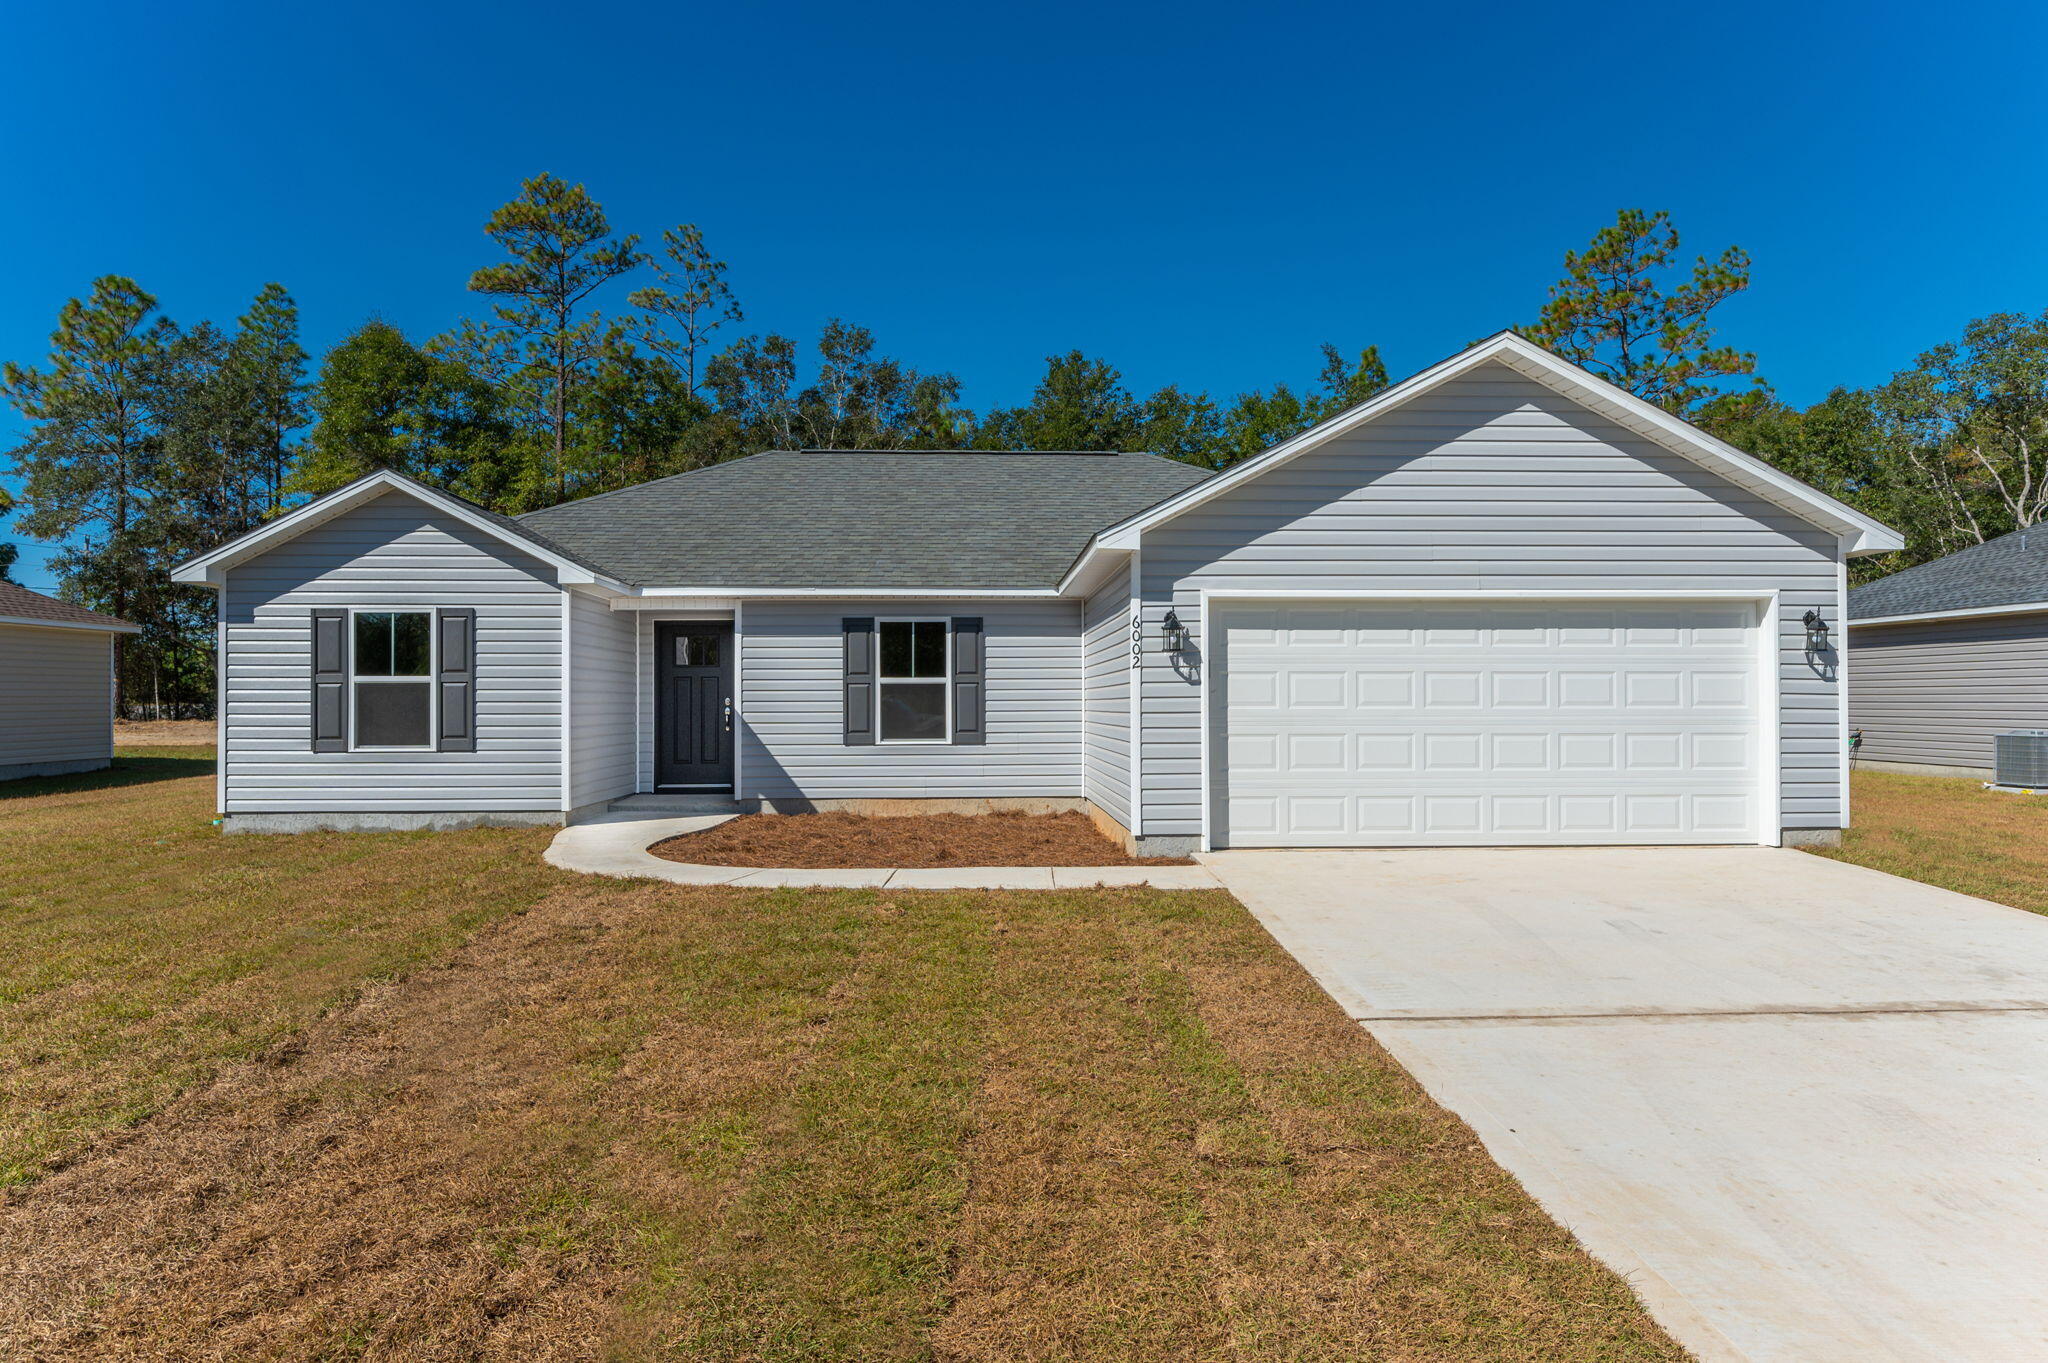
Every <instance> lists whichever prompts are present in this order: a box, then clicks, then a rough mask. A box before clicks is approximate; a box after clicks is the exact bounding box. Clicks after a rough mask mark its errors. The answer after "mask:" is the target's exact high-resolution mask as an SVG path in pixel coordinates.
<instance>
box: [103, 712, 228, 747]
mask: <svg viewBox="0 0 2048 1363" xmlns="http://www.w3.org/2000/svg"><path fill="white" fill-rule="evenodd" d="M213 738H214V729H213V721H212V720H210V719H132V720H131V719H117V720H115V721H114V742H115V743H116V744H118V745H119V746H121V747H124V748H210V747H212V746H213Z"/></svg>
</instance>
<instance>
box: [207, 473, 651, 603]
mask: <svg viewBox="0 0 2048 1363" xmlns="http://www.w3.org/2000/svg"><path fill="white" fill-rule="evenodd" d="M386 492H402V493H405V494H406V495H407V496H409V497H412V498H414V499H416V500H418V501H421V502H425V503H426V504H427V505H428V506H430V507H433V508H434V509H435V510H436V511H440V512H443V513H445V514H447V515H450V516H453V517H454V518H455V519H456V520H459V521H461V522H462V523H463V524H465V525H467V526H470V527H471V528H473V529H476V530H480V531H482V532H483V533H484V534H486V535H489V536H490V537H491V538H493V539H495V540H497V541H498V542H499V543H501V544H509V545H511V546H512V547H514V548H515V549H518V550H519V551H520V552H521V553H523V554H528V555H530V556H532V557H534V558H537V559H539V560H541V562H543V563H545V564H547V565H548V566H549V567H551V568H553V569H554V570H555V580H556V581H557V582H558V583H560V584H562V585H564V586H568V585H572V584H573V585H578V586H594V587H599V588H604V589H609V590H612V591H625V590H626V586H625V584H624V583H622V582H615V581H613V580H612V579H610V578H608V577H604V576H602V575H600V574H598V573H594V572H592V571H591V570H590V569H588V568H586V567H584V566H583V565H582V564H580V563H575V562H572V561H571V560H569V559H566V558H563V557H562V556H561V555H559V554H557V553H555V552H554V551H552V550H550V549H545V548H542V547H541V546H540V545H538V544H535V543H534V542H533V541H531V540H528V539H526V538H524V537H523V536H519V535H515V534H511V533H509V532H507V531H506V529H505V527H503V526H502V525H499V524H497V523H496V522H495V521H492V520H490V519H488V518H486V517H484V516H480V515H478V514H477V513H476V511H475V510H473V509H472V508H471V507H469V506H467V505H465V504H464V503H462V502H461V501H458V500H457V499H455V498H453V497H449V496H447V495H446V494H444V493H442V492H440V491H438V490H436V489H434V488H430V487H428V486H426V485H425V484H424V483H416V482H414V481H413V480H412V479H410V478H406V477H402V476H400V475H399V474H396V473H392V472H391V471H390V470H388V469H379V470H377V471H376V472H375V473H371V474H366V475H364V476H363V477H361V478H358V479H356V481H354V482H353V483H350V484H349V485H348V486H346V487H343V488H338V489H336V490H335V491H333V492H330V493H328V494H327V495H326V496H324V497H318V498H315V499H314V500H313V501H310V502H308V503H306V504H305V505H304V506H302V507H299V508H298V509H296V510H294V511H290V512H287V513H286V514H284V515H282V516H279V517H278V518H277V519H276V520H274V521H271V522H269V523H267V524H265V525H260V526H258V527H256V528H255V529H254V530H251V531H249V532H248V533H247V534H245V535H238V536H237V537H235V538H234V539H231V540H229V541H228V542H227V543H226V544H223V545H221V546H220V547H219V548H217V549H213V550H210V551H209V552H207V553H204V554H201V555H199V556H198V557H196V558H190V559H187V560H185V562H183V563H180V564H179V565H178V566H177V567H175V568H173V569H171V581H173V582H182V583H187V584H190V585H193V586H202V587H213V588H216V589H218V588H219V587H220V586H221V584H222V582H223V581H224V580H225V577H224V574H225V573H226V572H227V570H228V569H230V568H233V567H234V566H236V565H237V564H240V563H246V562H247V561H248V560H250V559H252V558H254V557H256V556H257V555H258V554H261V553H263V552H265V551H266V550H269V549H272V548H274V547H276V546H277V545H279V544H282V543H284V542H285V541H286V540H289V539H293V538H295V537H297V536H299V535H302V534H304V533H305V532H306V531H308V530H311V529H312V528H313V527H315V526H317V525H321V524H324V523H326V522H327V521H330V520H333V519H334V518H335V517H336V516H339V515H341V514H342V513H344V512H347V511H352V510H354V509H355V508H356V507H359V506H361V505H362V504H363V503H365V502H367V501H370V500H371V499H372V498H375V497H381V496H383V495H384V494H385V493H386Z"/></svg>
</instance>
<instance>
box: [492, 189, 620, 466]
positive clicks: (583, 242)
mask: <svg viewBox="0 0 2048 1363" xmlns="http://www.w3.org/2000/svg"><path fill="white" fill-rule="evenodd" d="M484 231H485V232H486V233H487V234H488V235H489V236H490V237H491V239H492V240H493V241H495V242H497V243H498V245H499V246H501V247H503V248H504V250H505V252H506V254H507V255H509V256H510V257H511V259H510V260H508V261H505V262H503V263H501V264H497V265H487V266H485V267H484V268H483V269H481V270H478V271H477V272H476V273H475V274H473V275H471V276H470V278H469V287H470V288H471V289H472V290H473V291H475V292H477V293H484V294H492V295H495V296H497V297H500V298H506V299H511V300H513V301H511V302H509V303H505V304H501V305H499V306H498V307H497V308H495V309H494V312H495V314H496V316H497V319H498V322H499V325H500V326H501V327H502V328H503V329H504V330H505V331H507V332H508V333H510V335H511V336H513V337H515V338H516V339H517V340H518V341H519V342H520V343H521V345H522V346H523V348H524V350H525V352H526V356H525V359H526V367H527V368H528V369H529V370H531V371H534V372H536V373H537V374H538V375H539V376H541V378H542V381H543V382H544V383H545V386H546V392H547V404H548V422H549V429H550V434H551V437H552V442H553V461H552V470H551V472H552V475H553V479H554V484H555V497H556V499H557V500H561V499H563V498H566V497H567V496H568V487H569V414H570V410H571V408H572V407H573V406H574V405H575V394H574V390H575V389H576V388H577V387H578V386H579V385H580V384H582V383H583V382H584V381H585V380H586V379H587V377H588V370H589V368H590V366H591V364H592V362H594V361H595V360H597V359H599V358H600V357H601V356H602V355H603V354H604V352H605V351H606V349H607V348H608V347H609V346H611V345H614V344H616V343H617V340H618V337H617V335H616V334H615V333H616V328H608V327H607V326H606V325H605V323H604V321H603V319H602V318H601V317H600V316H599V315H597V314H596V313H591V314H589V315H587V316H586V315H584V314H583V312H582V309H583V306H584V304H586V303H587V302H589V300H590V298H591V297H592V295H594V294H595V293H597V291H598V290H599V289H601V288H603V287H604V286H605V285H606V284H609V283H610V282H611V281H613V280H614V279H617V278H619V277H620V276H621V275H624V274H627V273H630V272H631V271H632V270H634V269H636V268H637V267H638V266H639V265H640V264H641V262H642V261H643V260H644V259H645V257H644V256H642V255H641V254H640V252H639V251H638V250H637V249H635V248H636V247H637V246H638V244H639V240H640V239H639V238H638V237H634V236H627V237H624V238H622V239H620V240H617V241H614V240H612V234H611V224H610V223H609V222H608V221H607V220H606V218H605V215H604V209H603V208H602V207H601V206H600V205H599V204H598V202H597V201H596V200H595V199H592V198H591V197H590V195H589V193H588V192H587V191H585V189H584V188H583V186H582V185H571V184H568V183H566V182H565V181H563V180H560V179H557V178H556V177H555V176H552V175H536V176H535V177H533V178H532V179H530V180H528V181H526V182H525V183H524V184H523V185H521V186H520V191H519V197H517V198H515V199H513V200H512V201H511V202H510V203H508V204H506V205H504V206H503V207H502V208H500V209H498V211H497V212H495V213H493V214H491V217H490V221H489V222H487V223H486V224H485V225H484Z"/></svg>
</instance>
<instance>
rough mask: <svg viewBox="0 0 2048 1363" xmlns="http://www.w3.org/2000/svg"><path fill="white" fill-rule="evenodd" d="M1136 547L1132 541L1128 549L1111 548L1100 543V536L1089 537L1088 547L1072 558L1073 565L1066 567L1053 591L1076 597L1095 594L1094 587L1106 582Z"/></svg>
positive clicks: (1128, 558) (1060, 594)
mask: <svg viewBox="0 0 2048 1363" xmlns="http://www.w3.org/2000/svg"><path fill="white" fill-rule="evenodd" d="M1136 547H1137V546H1136V544H1135V542H1134V543H1133V544H1132V546H1131V548H1129V549H1112V548H1110V547H1109V546H1108V545H1105V544H1104V543H1102V539H1101V537H1100V536H1096V537H1094V538H1092V539H1090V540H1089V541H1088V547H1087V548H1086V549H1083V550H1082V551H1081V556H1080V557H1079V558H1077V559H1075V560H1074V566H1073V567H1071V568H1069V569H1067V572H1066V575H1065V576H1064V577H1062V578H1061V579H1060V581H1059V585H1058V586H1057V587H1055V588H1053V591H1054V593H1055V594H1057V595H1059V596H1078V597H1089V596H1093V595H1095V591H1096V588H1098V587H1100V586H1101V585H1102V584H1103V583H1104V582H1107V581H1108V580H1109V578H1110V575H1111V574H1113V573H1115V572H1116V571H1117V570H1118V569H1119V568H1122V567H1123V566H1124V565H1125V564H1126V563H1127V562H1129V561H1130V557H1131V551H1132V549H1135V548H1136Z"/></svg>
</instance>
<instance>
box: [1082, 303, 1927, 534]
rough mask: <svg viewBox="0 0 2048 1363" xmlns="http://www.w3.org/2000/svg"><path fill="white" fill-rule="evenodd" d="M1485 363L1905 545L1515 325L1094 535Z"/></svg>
mask: <svg viewBox="0 0 2048 1363" xmlns="http://www.w3.org/2000/svg"><path fill="white" fill-rule="evenodd" d="M1486 364H1501V365H1505V366H1506V367H1507V368H1509V369H1511V370H1513V371H1515V372H1516V373H1518V374H1520V375H1522V376H1523V377H1525V378H1528V379H1531V380H1534V381H1535V382H1537V383H1540V384H1542V385H1543V386H1544V387H1546V388H1549V389H1550V390H1551V391H1553V392H1555V393H1557V394H1559V395H1560V396H1562V397H1565V398H1567V399H1570V400H1571V401H1573V402H1575V403H1577V404H1579V405H1580V406H1582V407H1584V408H1586V409H1587V410H1589V411H1591V412H1593V413H1595V414H1597V415H1599V416H1601V417H1603V418H1605V419H1607V420H1609V421H1612V422H1614V423H1615V424H1616V425H1619V426H1621V427H1623V428H1624V429H1626V430H1630V431H1632V432H1634V433H1636V434H1638V435H1640V436H1643V437H1644V438H1645V439H1648V440H1650V441H1652V442H1654V443H1656V444H1657V445H1659V446H1661V447H1663V448H1665V449H1668V450H1670V451H1672V452H1673V453H1675V454H1678V455H1681V456H1683V457H1685V458H1687V459H1690V460H1692V461H1693V462H1694V463H1696V464H1698V465H1700V466H1701V467H1703V468H1706V469H1709V470H1710V471H1712V472H1714V473H1717V474H1719V475H1721V476H1722V477H1724V478H1726V479H1728V480H1729V481H1730V482H1732V483H1734V484H1736V485H1737V486H1740V487H1743V488H1746V489H1748V490H1749V491H1751V492H1753V493H1755V494H1756V495H1758V496H1760V497H1762V498H1763V499H1764V500H1766V501H1769V502H1771V503H1773V504H1775V505H1777V506H1780V507H1783V508H1784V509H1785V510H1787V511H1790V512H1791V513H1793V514H1794V515H1796V516H1799V517H1801V518H1802V519H1804V520H1807V521H1809V522H1811V523H1813V524H1816V525H1819V526H1821V527H1823V528H1825V529H1827V530H1830V531H1832V532H1834V533H1835V534H1838V535H1840V536H1841V537H1842V538H1843V541H1844V544H1845V546H1846V549H1847V552H1848V553H1850V554H1852V555H1854V554H1876V553H1888V552H1890V551H1892V550H1895V549H1899V548H1902V547H1903V546H1904V543H1905V541H1904V539H1903V538H1902V537H1901V536H1900V535H1899V533H1898V532H1897V531H1895V530H1893V529H1891V528H1890V527H1889V526H1887V525H1884V524H1883V523H1882V522H1880V521H1877V520H1875V519H1873V518H1871V517H1869V516H1866V515H1864V514H1863V513H1862V512H1860V511H1857V510H1856V509H1855V508H1853V507H1850V506H1847V505H1845V504H1844V503H1842V502H1839V501H1836V500H1835V499H1834V498H1832V497H1830V496H1828V495H1827V494H1826V493H1823V492H1821V491H1819V490H1818V489H1816V488H1812V487H1809V486H1807V485H1806V484H1805V483H1802V482H1800V481H1799V480H1798V479H1796V478H1793V477H1792V476H1790V475H1789V474H1786V473H1783V472H1781V471H1780V470H1778V469H1775V468H1772V467H1771V466H1770V465H1769V464H1766V463H1764V462H1763V461H1762V460H1760V459H1757V458H1755V457H1754V456H1752V455H1748V454H1744V453H1743V452H1742V451H1741V450H1738V449H1736V448H1735V447H1734V446H1733V445H1730V444H1728V443H1727V442H1725V441H1722V440H1719V439H1716V438H1715V437H1713V436H1711V435H1708V434H1707V433H1706V432H1705V431H1702V430H1699V429H1698V428H1696V427H1694V426H1691V425H1689V424H1688V423H1686V422H1684V421H1682V420H1680V419H1679V418H1677V417H1674V416H1672V415H1671V414H1670V413H1669V412H1666V411H1664V410H1663V409H1661V408H1659V407H1656V406H1654V405H1653V404H1651V403H1648V402H1645V401H1643V400H1642V399H1641V398H1639V397H1636V396H1635V395H1634V394H1632V393H1628V392H1625V391H1623V390H1622V389H1620V388H1617V387H1615V386H1614V385H1613V384H1611V383H1608V382H1607V381H1606V380H1604V379H1601V378H1599V377H1598V376H1596V375H1594V374H1591V373H1588V372H1587V371H1586V370H1584V369H1581V368H1579V367H1578V366H1577V365H1574V364H1571V363H1569V362H1567V361H1565V360H1561V359H1559V358H1558V357H1557V356H1555V355H1553V354H1551V353H1550V352H1549V351H1547V350H1545V349H1543V348H1542V347H1541V346H1538V345H1535V344H1533V343H1532V342H1529V341H1526V340H1524V339H1522V338H1521V337H1520V336H1517V335H1515V334H1514V333H1512V332H1502V333H1501V334H1500V335H1498V336H1494V337H1492V338H1490V339H1488V340H1485V341H1482V342H1480V343H1479V344H1478V345H1476V346H1473V347H1471V348H1470V349H1468V350H1465V351H1462V352H1460V353H1459V354H1457V355H1454V356H1452V357H1451V358H1450V359H1447V360H1444V361H1442V362H1440V363H1438V364H1435V365H1432V366H1430V367H1429V368H1428V369H1425V370H1423V371H1422V372H1421V373H1419V374H1416V375H1414V376H1412V377H1410V378H1407V379H1404V380H1402V381H1401V382H1400V383H1397V384H1395V385H1393V386H1392V387H1390V388H1388V389H1386V390H1384V391H1382V392H1380V393H1378V394H1376V395H1374V396H1373V397H1371V398H1368V399H1367V400H1366V401H1364V402H1362V403H1359V404H1358V405H1357V406H1355V407H1352V408H1350V409H1349V410H1347V411H1344V412H1340V413H1338V414H1337V415H1336V416H1334V417H1331V418H1330V419H1329V420H1328V421H1325V422H1322V423H1321V424H1320V425H1317V426H1313V427H1310V428H1309V429H1308V430H1306V431H1304V432H1302V433H1301V434H1300V435H1298V436H1295V437H1294V438H1293V439H1291V440H1286V441H1283V442H1281V443H1280V444H1278V445H1275V446H1274V447H1273V448H1272V449H1270V450H1267V451H1266V452H1265V453H1263V454H1259V455H1256V456H1254V457H1253V458H1251V459H1248V460H1246V461H1245V462H1243V463H1241V464H1239V465H1237V466H1236V467H1235V468H1232V469H1229V470H1227V471H1226V472H1224V473H1221V474H1218V475H1217V476H1216V477H1215V478H1212V479H1210V480H1208V481H1207V482H1205V483H1202V484H1200V485H1198V486H1195V487H1192V488H1190V489H1188V490H1187V491H1186V492H1183V493H1181V494H1179V495H1177V496H1174V497H1171V498H1168V499H1167V500H1166V501H1164V502H1161V503H1160V504H1159V505H1157V506H1154V507H1151V508H1149V509H1147V510H1145V511H1143V512H1141V513H1139V514H1138V515H1136V516H1133V517H1130V518H1129V519H1127V520H1125V521H1122V522H1120V523H1118V524H1117V525H1114V526H1112V527H1110V528H1109V529H1108V530H1105V531H1103V532H1102V533H1101V534H1100V535H1099V536H1097V539H1096V543H1097V544H1098V545H1100V546H1101V547H1103V548H1106V549H1132V548H1135V547H1136V546H1137V544H1138V538H1139V536H1141V535H1142V534H1143V532H1144V531H1146V530H1148V529H1150V528H1152V527H1153V526H1156V525H1159V524H1161V523H1163V522H1165V521H1168V520H1171V519H1172V518H1173V517H1175V516H1178V515H1180V514H1182V513H1183V512H1185V511H1188V510H1190V509H1192V508H1193V507H1196V506H1199V505H1201V504H1202V503H1203V502H1206V501H1208V500H1210V499H1211V498H1213V497H1217V496H1220V495H1221V494H1223V493H1225V492H1228V491H1230V490H1231V489H1232V488H1234V487H1238V486H1241V485H1243V484H1244V483H1247V482H1250V481H1251V480H1253V479H1255V478H1258V477H1260V476H1262V475H1263V474H1265V473H1268V472H1270V471H1272V470H1273V469H1275V468H1279V467H1281V466H1283V465H1285V464H1287V463H1288V462H1290V461H1291V460H1293V459H1295V458H1298V457H1299V456H1301V455H1303V454H1305V453H1307V452H1308V451H1310V450H1313V449H1316V448H1318V447H1320V446H1322V445H1324V444H1326V443H1328V442H1329V441H1331V440H1333V439H1336V438H1337V437H1339V436H1341V435H1344V434H1345V433H1347V432H1349V431H1352V430H1355V429H1357V428H1358V427H1360V426H1363V425H1365V424H1366V423H1367V422H1370V421H1373V420H1376V419H1378V418H1380V417H1383V416H1385V415H1387V414H1388V413H1390V412H1393V411H1395V410H1396V409H1398V408H1399V407H1401V406H1402V405H1404V404H1406V403H1408V402H1411V401H1413V400H1414V399H1415V398H1417V397H1420V396H1421V395H1422V394H1424V393H1427V392H1431V391H1433V390H1434V389H1436V388H1438V387H1439V386H1441V385H1442V384H1444V383H1446V382H1449V381H1450V380H1452V379H1455V378H1458V377H1460V376H1462V375H1465V374H1469V373H1471V372H1472V371H1473V370H1475V369H1478V368H1479V367H1481V366H1482V365H1486Z"/></svg>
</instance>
